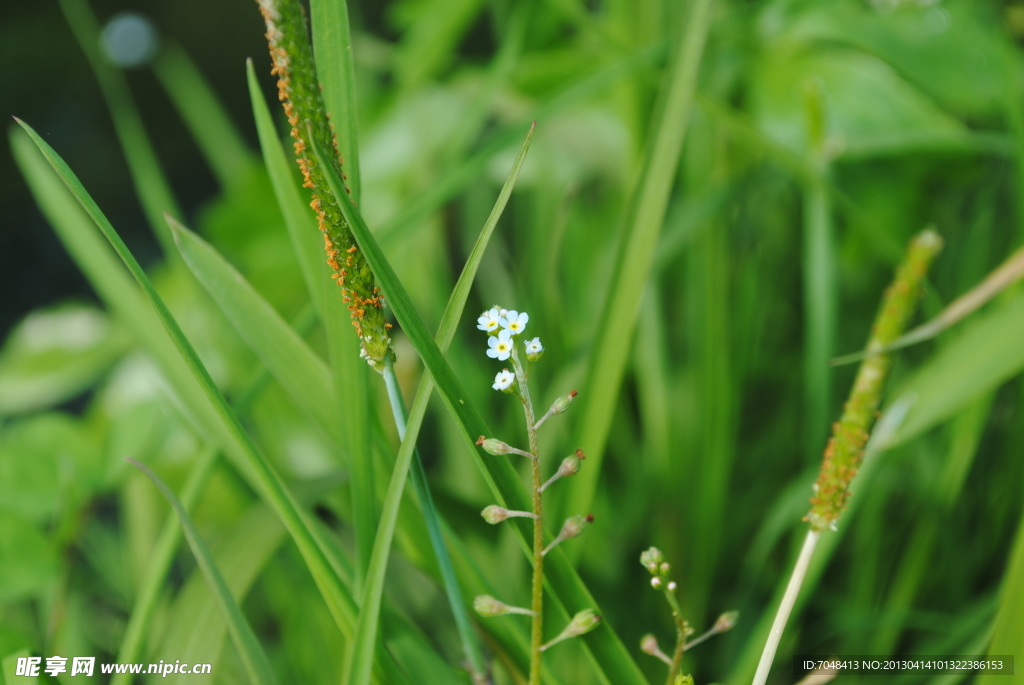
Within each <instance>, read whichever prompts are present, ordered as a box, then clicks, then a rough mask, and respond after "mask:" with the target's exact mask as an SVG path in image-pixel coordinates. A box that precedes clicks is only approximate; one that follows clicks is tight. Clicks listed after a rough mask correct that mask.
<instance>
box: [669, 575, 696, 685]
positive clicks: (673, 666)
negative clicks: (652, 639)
mask: <svg viewBox="0 0 1024 685" xmlns="http://www.w3.org/2000/svg"><path fill="white" fill-rule="evenodd" d="M664 592H665V599H667V600H668V604H669V606H670V607H672V619H673V620H674V621H675V622H676V647H675V649H673V650H672V662H671V663H670V664H669V668H668V680H666V681H665V685H672V683H673V682H675V679H676V675H678V673H679V668H680V667H681V666H682V665H683V652H685V651H686V638H687V637H688V636H689V634H690V633H691V632H692V631H689V630H687V628H688V626H687V625H686V621H684V620H683V612H682V610H681V609H680V608H679V600H677V599H676V596H675V594H674V593H673V592H672V591H671V590H669V589H668V588H665V591H664Z"/></svg>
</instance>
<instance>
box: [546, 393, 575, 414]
mask: <svg viewBox="0 0 1024 685" xmlns="http://www.w3.org/2000/svg"><path fill="white" fill-rule="evenodd" d="M578 394H579V393H578V392H576V391H575V390H573V391H572V392H570V393H569V394H568V395H563V396H562V397H559V398H558V399H557V400H555V403H554V404H552V405H551V409H549V410H548V412H550V413H551V414H561V413H563V412H565V411H566V410H567V409H568V408H569V405H570V404H572V400H573V398H574V397H576V395H578Z"/></svg>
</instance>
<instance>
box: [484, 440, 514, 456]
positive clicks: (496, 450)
mask: <svg viewBox="0 0 1024 685" xmlns="http://www.w3.org/2000/svg"><path fill="white" fill-rule="evenodd" d="M476 444H477V445H480V446H481V447H483V448H484V452H487V454H495V455H499V454H509V453H511V452H512V448H511V447H510V446H509V445H508V444H506V443H504V442H502V441H501V440H495V439H494V438H485V437H484V436H482V435H481V436H480V437H479V438H477V441H476Z"/></svg>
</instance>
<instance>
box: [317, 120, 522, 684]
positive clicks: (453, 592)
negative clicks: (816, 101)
mask: <svg viewBox="0 0 1024 685" xmlns="http://www.w3.org/2000/svg"><path fill="white" fill-rule="evenodd" d="M532 138H533V128H532V127H531V128H530V132H529V134H527V136H526V141H525V142H524V143H523V146H522V148H521V149H520V151H519V156H518V157H517V158H516V161H515V163H514V164H513V165H512V171H511V172H510V173H509V175H508V178H507V179H506V181H505V185H504V186H503V187H502V189H501V192H500V193H499V194H498V200H497V202H495V204H494V209H492V210H491V214H490V216H489V217H487V221H486V222H485V223H484V227H483V229H482V230H481V231H480V235H479V237H477V240H476V244H475V245H474V246H473V250H472V251H471V252H470V255H469V258H468V259H467V260H466V265H465V266H464V267H463V270H462V274H460V276H459V280H458V282H457V283H456V284H455V289H454V290H453V291H452V294H451V296H450V297H449V298H448V305H447V306H446V307H445V311H444V315H443V316H442V317H441V325H440V327H439V330H438V333H437V339H436V347H435V349H437V350H438V354H440V353H441V352H442V350H446V349H447V348H448V346H449V345H450V344H451V341H452V338H453V337H454V336H455V329H456V327H457V326H458V324H459V321H460V320H461V318H462V312H463V310H464V309H465V307H466V299H467V298H468V297H469V291H470V289H471V288H472V285H473V280H474V278H475V277H476V272H477V269H478V268H479V267H480V261H481V260H482V259H483V256H484V252H485V251H486V249H487V244H488V242H490V239H491V234H492V233H494V228H495V226H497V224H498V219H500V218H501V214H502V212H503V211H504V210H505V205H506V204H508V199H509V196H511V194H512V188H513V187H515V183H516V179H517V178H518V176H519V170H520V169H522V166H523V163H524V162H525V161H526V153H527V151H529V149H530V141H531V140H532ZM336 180H337V179H334V181H336ZM331 185H332V190H334V191H335V192H337V190H339V189H340V187H339V188H336V187H335V186H340V184H336V183H334V182H333V181H332V183H331ZM346 204H347V205H348V206H351V201H350V200H347V201H346ZM360 245H362V243H360ZM388 292H389V290H388V289H385V293H388ZM420 325H421V326H422V323H421V324H420ZM432 342H433V341H432ZM384 373H385V380H386V381H387V382H388V392H389V395H390V396H391V402H392V407H393V409H394V411H395V422H396V424H397V425H398V432H399V435H400V436H401V438H402V445H401V447H399V450H398V458H397V459H396V462H395V467H394V470H393V471H392V476H391V482H390V483H389V484H388V494H387V496H386V497H385V499H384V509H383V514H382V516H381V521H380V526H379V528H378V529H377V538H376V539H375V540H374V544H373V555H372V557H371V559H370V567H369V571H368V574H367V585H366V589H365V591H364V593H363V601H362V602H361V603H360V607H361V609H362V613H361V614H360V617H359V624H358V626H357V630H356V640H355V643H354V645H353V656H354V658H353V661H352V668H351V671H350V673H351V675H350V678H349V680H348V682H349V683H350V684H351V685H362V684H363V683H366V682H367V681H368V678H369V675H370V671H369V668H370V659H371V658H372V655H373V649H372V645H373V642H374V640H375V639H376V633H377V622H378V620H379V616H380V604H381V599H382V597H383V593H384V576H385V574H386V573H387V561H388V557H389V555H390V552H391V541H392V538H393V537H394V532H395V524H396V522H397V519H398V506H399V504H400V503H401V497H402V491H403V489H404V487H405V479H406V476H407V475H408V471H409V468H410V464H411V463H412V458H413V456H415V457H416V464H415V465H414V466H413V469H414V474H413V482H414V485H415V487H416V491H417V494H418V496H419V498H420V504H421V506H422V507H423V509H424V513H425V515H426V517H427V521H426V523H427V529H428V532H429V534H430V538H431V542H432V544H433V546H434V550H435V553H436V554H437V557H438V562H439V564H440V566H441V574H442V577H443V580H444V584H445V589H446V590H447V593H448V599H449V603H450V605H451V608H452V612H453V614H454V616H455V620H456V624H457V626H458V629H459V634H460V637H461V639H462V642H463V645H464V648H465V651H466V652H467V654H466V656H467V658H468V659H469V660H470V664H471V666H472V669H473V671H474V672H476V673H478V674H483V673H485V672H486V671H485V668H484V665H483V659H482V657H481V655H480V650H479V647H478V646H477V643H476V637H475V635H474V633H473V629H472V626H471V625H470V623H469V616H468V615H467V612H466V602H465V600H464V599H463V598H462V597H461V596H460V594H461V593H460V592H459V589H458V581H457V580H456V578H455V571H454V569H453V568H452V565H451V559H450V558H449V556H448V552H447V550H446V549H445V547H444V538H443V536H442V534H441V524H440V522H439V520H438V516H437V512H436V510H434V506H433V500H432V497H431V494H430V488H429V486H428V484H427V482H426V474H425V472H424V470H423V463H422V461H421V460H420V459H419V453H418V452H417V451H416V439H417V437H418V435H419V429H420V426H422V424H423V417H424V415H425V414H426V410H427V403H428V402H429V400H430V394H431V393H432V392H433V389H434V382H433V379H432V378H431V375H430V373H429V372H428V373H427V375H425V376H424V378H423V380H422V381H421V382H420V387H419V389H418V390H417V391H416V398H415V400H414V401H413V407H412V411H411V412H410V414H409V416H408V420H406V416H405V407H404V405H403V402H402V397H401V392H400V391H399V390H398V388H397V383H396V382H395V377H394V369H393V368H392V367H391V365H390V363H389V364H388V366H387V367H386V368H385V371H384Z"/></svg>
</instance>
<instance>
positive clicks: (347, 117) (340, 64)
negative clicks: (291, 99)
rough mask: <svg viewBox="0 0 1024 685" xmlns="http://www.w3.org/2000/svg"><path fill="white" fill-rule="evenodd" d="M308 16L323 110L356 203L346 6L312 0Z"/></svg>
mask: <svg viewBox="0 0 1024 685" xmlns="http://www.w3.org/2000/svg"><path fill="white" fill-rule="evenodd" d="M309 13H310V23H311V24H312V25H313V56H314V58H315V60H316V74H317V80H319V81H320V84H321V85H322V86H323V89H324V106H325V107H326V108H327V113H328V115H330V117H331V123H333V124H334V130H335V132H336V133H337V134H338V152H339V153H340V154H341V158H342V160H343V164H344V168H345V175H346V176H348V188H349V190H351V191H352V198H353V199H354V200H355V201H356V202H359V190H360V188H361V187H362V183H361V179H360V177H359V117H358V108H357V106H356V71H355V65H354V57H353V55H352V32H351V30H350V29H349V22H348V3H347V2H346V0H312V2H310V3H309Z"/></svg>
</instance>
